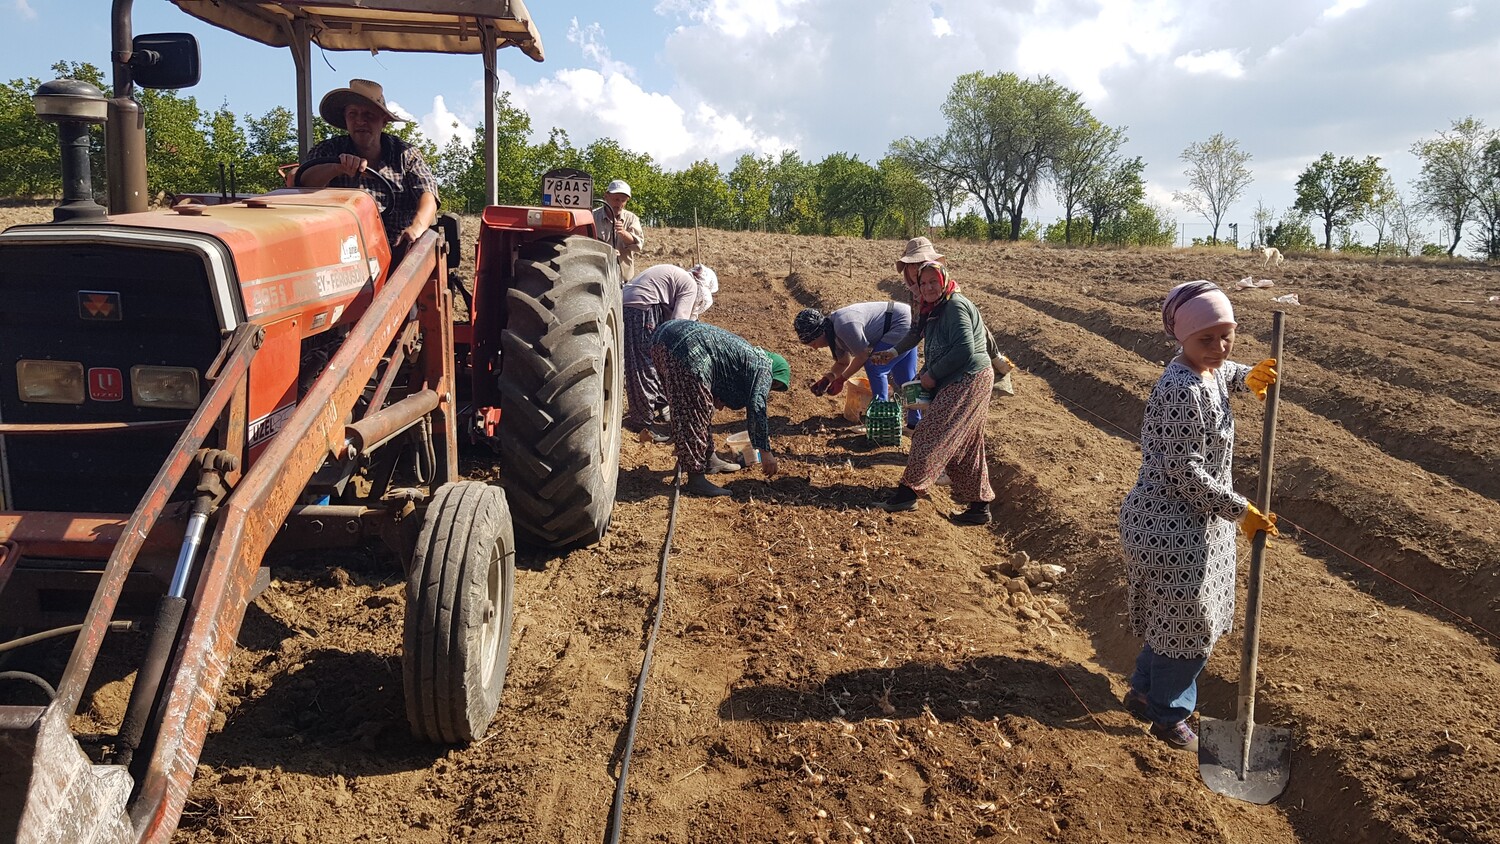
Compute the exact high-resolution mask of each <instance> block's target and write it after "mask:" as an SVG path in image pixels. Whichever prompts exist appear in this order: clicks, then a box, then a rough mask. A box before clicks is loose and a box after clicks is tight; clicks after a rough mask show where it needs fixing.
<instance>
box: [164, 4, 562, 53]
mask: <svg viewBox="0 0 1500 844" xmlns="http://www.w3.org/2000/svg"><path fill="white" fill-rule="evenodd" d="M172 2H173V3H175V4H176V5H177V6H178V7H179V8H181V9H182V10H183V11H184V12H187V13H188V14H190V15H192V16H193V17H196V18H201V19H202V20H205V21H207V22H209V23H211V24H213V25H214V26H217V27H221V28H223V29H227V30H229V31H231V32H234V33H238V34H239V35H243V36H245V37H246V38H250V39H253V40H255V41H259V42H261V43H262V44H269V45H270V46H272V47H286V46H290V45H291V44H292V24H293V21H296V20H298V19H301V20H303V21H305V22H306V24H307V31H308V33H309V34H310V36H311V38H312V41H313V43H315V44H317V45H318V46H320V47H322V48H323V49H325V50H369V51H372V52H378V51H381V50H395V51H399V52H411V53H479V52H481V51H482V50H483V43H484V42H483V39H482V38H480V37H479V29H480V28H481V27H483V28H486V29H489V30H490V31H491V32H492V33H493V34H494V38H495V41H494V43H495V46H497V47H505V46H515V47H519V48H520V50H521V52H523V53H525V54H526V55H528V56H530V57H531V58H532V59H534V60H536V61H541V60H542V37H541V35H540V34H539V33H538V32H537V29H536V26H535V24H533V23H532V20H531V13H530V12H528V11H527V10H526V5H525V3H523V2H522V0H280V2H277V1H276V0H172Z"/></svg>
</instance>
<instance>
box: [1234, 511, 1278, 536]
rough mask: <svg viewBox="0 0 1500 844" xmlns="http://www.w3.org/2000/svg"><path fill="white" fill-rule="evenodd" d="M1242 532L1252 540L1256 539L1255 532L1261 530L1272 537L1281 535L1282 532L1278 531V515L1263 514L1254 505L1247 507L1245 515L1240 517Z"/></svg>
mask: <svg viewBox="0 0 1500 844" xmlns="http://www.w3.org/2000/svg"><path fill="white" fill-rule="evenodd" d="M1240 530H1241V531H1243V532H1244V534H1245V536H1247V537H1249V538H1250V539H1254V538H1255V532H1256V531H1261V530H1263V531H1265V532H1266V533H1267V534H1269V535H1271V536H1280V535H1281V531H1278V530H1277V529H1276V514H1275V513H1262V512H1261V511H1259V510H1257V509H1255V505H1254V504H1246V505H1245V515H1243V516H1241V517H1240Z"/></svg>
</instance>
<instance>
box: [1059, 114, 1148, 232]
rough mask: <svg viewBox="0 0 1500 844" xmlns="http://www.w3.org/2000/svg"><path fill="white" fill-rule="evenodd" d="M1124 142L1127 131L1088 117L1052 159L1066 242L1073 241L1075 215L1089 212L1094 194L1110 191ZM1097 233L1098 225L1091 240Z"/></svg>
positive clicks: (1095, 226)
mask: <svg viewBox="0 0 1500 844" xmlns="http://www.w3.org/2000/svg"><path fill="white" fill-rule="evenodd" d="M1124 143H1125V130H1124V128H1116V127H1112V126H1105V125H1104V124H1103V123H1100V122H1099V121H1098V120H1095V119H1094V118H1093V117H1087V118H1086V119H1085V120H1084V122H1083V125H1082V126H1080V127H1078V130H1077V131H1076V132H1074V133H1072V135H1071V136H1070V137H1069V139H1068V142H1067V143H1066V144H1065V145H1064V146H1063V148H1062V150H1061V151H1060V152H1059V153H1058V155H1057V156H1056V158H1054V159H1053V161H1052V187H1053V189H1054V191H1055V192H1056V194H1057V201H1058V203H1059V204H1061V205H1062V207H1063V226H1062V229H1061V231H1062V234H1063V242H1064V243H1072V242H1073V240H1072V238H1073V233H1074V227H1073V215H1074V214H1075V213H1082V212H1085V211H1087V210H1088V207H1089V202H1088V200H1089V198H1090V196H1091V195H1093V194H1096V192H1099V191H1101V190H1107V187H1108V185H1109V182H1110V180H1111V176H1112V175H1114V174H1112V172H1111V171H1112V170H1114V169H1115V168H1116V166H1117V165H1118V164H1119V163H1120V161H1119V159H1120V146H1121V145H1122V144H1124ZM1137 160H1139V159H1137ZM1095 220H1096V221H1097V220H1098V217H1097V216H1095ZM1097 232H1098V223H1097V222H1096V223H1095V224H1094V225H1093V226H1091V227H1090V231H1089V233H1088V234H1089V239H1090V240H1092V239H1093V237H1094V235H1095V234H1096V233H1097Z"/></svg>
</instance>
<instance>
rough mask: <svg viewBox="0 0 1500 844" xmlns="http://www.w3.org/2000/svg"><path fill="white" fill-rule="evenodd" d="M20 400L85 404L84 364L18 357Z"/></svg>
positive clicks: (17, 376)
mask: <svg viewBox="0 0 1500 844" xmlns="http://www.w3.org/2000/svg"><path fill="white" fill-rule="evenodd" d="M16 384H17V386H18V387H19V388H20V391H21V401H29V402H40V403H44V404H83V364H81V363H78V362H76V361H68V360H18V361H16Z"/></svg>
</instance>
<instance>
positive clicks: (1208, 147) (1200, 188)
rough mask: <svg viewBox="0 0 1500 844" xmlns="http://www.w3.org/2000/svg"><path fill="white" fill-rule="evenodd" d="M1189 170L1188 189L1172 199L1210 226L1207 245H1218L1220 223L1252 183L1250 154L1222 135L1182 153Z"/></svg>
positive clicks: (1238, 144) (1176, 193)
mask: <svg viewBox="0 0 1500 844" xmlns="http://www.w3.org/2000/svg"><path fill="white" fill-rule="evenodd" d="M1181 158H1182V160H1183V161H1185V162H1187V165H1188V168H1187V169H1186V170H1184V171H1183V175H1184V176H1187V178H1188V189H1187V190H1180V191H1176V192H1174V193H1173V194H1172V198H1173V199H1175V200H1177V201H1178V202H1181V203H1182V204H1183V205H1185V206H1187V207H1188V208H1189V209H1190V210H1192V211H1194V212H1196V213H1197V214H1199V215H1200V216H1202V217H1203V218H1204V219H1205V220H1207V221H1208V222H1209V223H1210V224H1211V225H1212V226H1213V234H1212V236H1211V239H1210V242H1212V243H1218V242H1219V223H1220V222H1221V221H1222V220H1223V219H1224V214H1225V213H1226V212H1227V211H1228V210H1229V206H1231V205H1233V204H1234V203H1235V201H1236V200H1238V199H1239V198H1240V195H1241V194H1243V193H1244V192H1245V187H1246V186H1247V185H1249V184H1250V182H1251V181H1253V177H1252V176H1251V175H1250V169H1249V168H1247V167H1246V166H1245V164H1246V163H1247V162H1249V161H1250V153H1248V152H1245V151H1243V150H1241V149H1240V142H1239V141H1234V140H1230V139H1228V138H1226V137H1224V133H1223V132H1218V133H1216V134H1214V136H1213V137H1211V138H1209V139H1208V140H1207V141H1204V142H1202V143H1192V144H1189V145H1188V148H1187V149H1185V150H1183V151H1182V156H1181Z"/></svg>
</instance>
